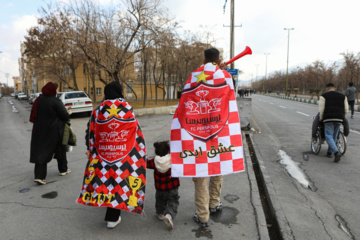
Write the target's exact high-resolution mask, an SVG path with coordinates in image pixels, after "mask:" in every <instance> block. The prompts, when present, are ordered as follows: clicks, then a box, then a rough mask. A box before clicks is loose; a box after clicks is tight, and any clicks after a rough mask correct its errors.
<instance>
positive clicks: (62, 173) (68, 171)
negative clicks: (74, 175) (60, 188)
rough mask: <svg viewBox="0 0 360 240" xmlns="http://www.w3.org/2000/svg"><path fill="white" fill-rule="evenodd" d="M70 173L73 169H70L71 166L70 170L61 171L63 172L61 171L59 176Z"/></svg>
mask: <svg viewBox="0 0 360 240" xmlns="http://www.w3.org/2000/svg"><path fill="white" fill-rule="evenodd" d="M69 173H71V169H70V168H68V170H67V171H66V172H61V173H59V176H65V175H66V174H69Z"/></svg>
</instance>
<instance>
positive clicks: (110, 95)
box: [104, 81, 124, 100]
mask: <svg viewBox="0 0 360 240" xmlns="http://www.w3.org/2000/svg"><path fill="white" fill-rule="evenodd" d="M104 95H105V100H108V99H116V98H124V95H123V89H122V87H121V85H120V83H118V82H115V81H113V82H110V83H108V84H106V86H105V88H104Z"/></svg>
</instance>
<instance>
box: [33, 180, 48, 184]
mask: <svg viewBox="0 0 360 240" xmlns="http://www.w3.org/2000/svg"><path fill="white" fill-rule="evenodd" d="M34 182H36V183H37V184H38V185H45V184H46V181H45V179H43V180H41V179H35V180H34Z"/></svg>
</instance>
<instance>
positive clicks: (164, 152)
mask: <svg viewBox="0 0 360 240" xmlns="http://www.w3.org/2000/svg"><path fill="white" fill-rule="evenodd" d="M154 147H155V158H153V159H148V161H147V168H149V169H154V179H155V189H156V195H155V209H156V216H157V217H158V218H159V219H160V220H162V221H164V222H165V224H166V227H167V229H169V230H171V229H173V227H174V222H173V219H174V218H175V216H176V214H177V208H178V206H179V198H180V196H179V193H178V188H179V186H180V181H179V178H173V177H171V155H170V144H169V141H162V142H155V143H154Z"/></svg>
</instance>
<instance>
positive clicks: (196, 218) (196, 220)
mask: <svg viewBox="0 0 360 240" xmlns="http://www.w3.org/2000/svg"><path fill="white" fill-rule="evenodd" d="M193 219H194V221H195V222H197V223H198V224H200V226H201V227H204V228H205V227H208V223H207V222H202V221H200V219H199V217H198V215H197V214H196V213H194V216H193Z"/></svg>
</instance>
